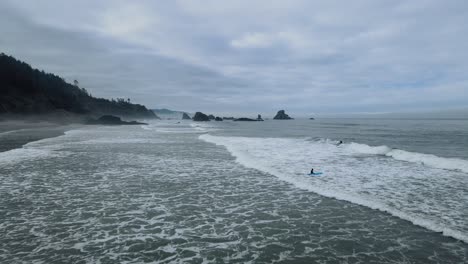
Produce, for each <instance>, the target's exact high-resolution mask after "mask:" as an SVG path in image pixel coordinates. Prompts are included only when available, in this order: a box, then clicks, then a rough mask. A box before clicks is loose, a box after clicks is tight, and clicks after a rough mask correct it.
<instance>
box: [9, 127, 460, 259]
mask: <svg viewBox="0 0 468 264" xmlns="http://www.w3.org/2000/svg"><path fill="white" fill-rule="evenodd" d="M11 136H12V135H11V134H9V137H11ZM0 139H1V138H0ZM339 140H343V141H344V143H343V144H341V145H337V142H338V141H339ZM0 144H1V142H0ZM467 150H468V121H466V120H369V119H367V120H359V119H343V120H340V119H324V120H313V121H311V120H291V121H274V120H267V121H265V122H232V121H224V122H208V123H195V122H191V121H184V122H180V123H178V122H177V121H151V123H150V124H149V125H147V126H146V125H145V126H120V127H100V126H88V127H82V128H77V129H73V130H70V131H68V132H66V133H65V135H63V136H59V137H54V138H48V139H43V140H39V141H34V142H31V143H28V144H26V145H25V146H23V147H22V148H17V149H13V150H9V151H5V152H0V182H1V184H0V232H1V234H2V235H1V236H0V245H2V246H1V247H0V263H142V262H148V263H467V262H468V244H467V243H468V220H467V219H468V151H467ZM312 167H313V168H314V169H315V171H321V172H323V174H322V175H321V176H309V175H307V173H308V172H309V171H310V169H311V168H312Z"/></svg>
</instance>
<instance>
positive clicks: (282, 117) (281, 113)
mask: <svg viewBox="0 0 468 264" xmlns="http://www.w3.org/2000/svg"><path fill="white" fill-rule="evenodd" d="M273 119H276V120H290V119H294V118H291V117H290V116H288V115H287V114H286V113H285V112H284V110H279V111H278V113H277V114H276V116H275V117H273Z"/></svg>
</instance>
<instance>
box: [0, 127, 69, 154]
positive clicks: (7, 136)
mask: <svg viewBox="0 0 468 264" xmlns="http://www.w3.org/2000/svg"><path fill="white" fill-rule="evenodd" d="M73 127H74V126H73V125H63V124H56V123H51V122H44V121H40V122H28V121H24V120H21V121H20V120H15V121H12V120H9V121H0V153H1V152H5V151H9V150H12V149H18V148H21V147H23V146H24V145H26V144H28V143H30V142H34V141H38V140H42V139H46V138H53V137H58V136H62V135H65V132H66V131H68V130H70V129H72V128H73Z"/></svg>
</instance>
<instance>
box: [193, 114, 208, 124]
mask: <svg viewBox="0 0 468 264" xmlns="http://www.w3.org/2000/svg"><path fill="white" fill-rule="evenodd" d="M193 121H199V122H202V121H203V122H204V121H210V118H209V117H208V116H207V115H205V114H204V113H202V112H196V113H195V115H194V116H193Z"/></svg>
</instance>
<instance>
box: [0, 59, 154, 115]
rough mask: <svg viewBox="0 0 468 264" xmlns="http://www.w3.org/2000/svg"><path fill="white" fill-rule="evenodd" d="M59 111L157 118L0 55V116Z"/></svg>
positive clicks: (125, 103)
mask: <svg viewBox="0 0 468 264" xmlns="http://www.w3.org/2000/svg"><path fill="white" fill-rule="evenodd" d="M57 110H61V111H67V112H70V113H74V114H79V115H92V116H98V115H103V114H113V115H120V116H128V117H144V118H152V117H153V118H154V117H156V115H155V114H154V113H153V112H152V111H150V110H148V109H147V108H146V107H145V106H143V105H139V104H132V103H131V102H130V99H126V100H125V99H123V98H118V99H117V100H114V99H112V100H108V99H104V98H95V97H93V96H92V95H90V94H89V93H88V91H86V89H84V88H80V87H79V86H78V81H75V82H74V84H70V83H67V82H66V81H65V80H64V79H63V78H61V77H59V76H57V75H54V74H51V73H46V72H44V71H40V70H38V69H33V68H32V67H31V66H30V65H29V64H27V63H25V62H22V61H19V60H16V59H15V58H14V57H12V56H8V55H6V54H4V53H0V114H4V113H11V114H47V113H50V112H53V111H57Z"/></svg>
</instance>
